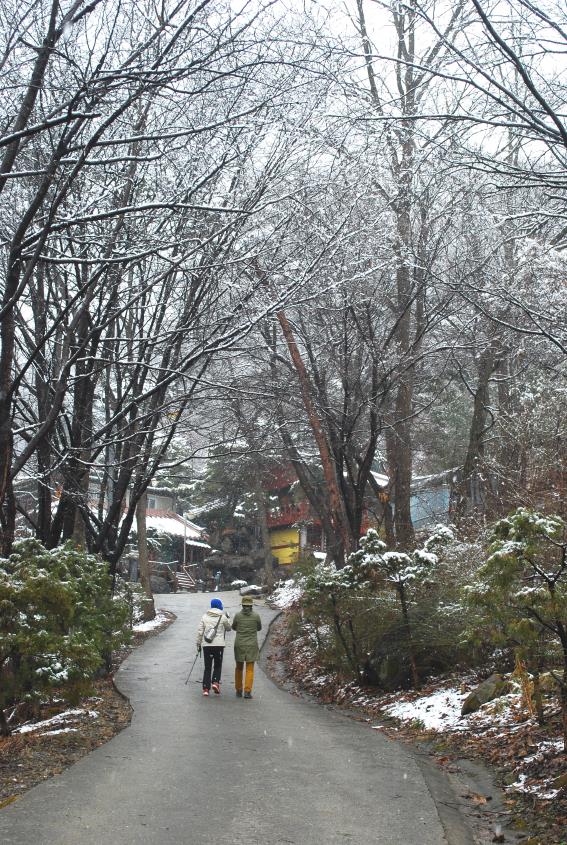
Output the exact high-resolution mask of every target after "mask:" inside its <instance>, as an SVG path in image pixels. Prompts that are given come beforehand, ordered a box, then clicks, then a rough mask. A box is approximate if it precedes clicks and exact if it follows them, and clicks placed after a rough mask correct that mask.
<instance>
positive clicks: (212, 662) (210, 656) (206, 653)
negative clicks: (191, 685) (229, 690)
mask: <svg viewBox="0 0 567 845" xmlns="http://www.w3.org/2000/svg"><path fill="white" fill-rule="evenodd" d="M223 654H224V646H223V645H206V646H204V648H203V658H204V660H205V671H204V673H203V689H210V688H211V669H212V670H213V683H218V684H220V676H221V672H222V656H223Z"/></svg>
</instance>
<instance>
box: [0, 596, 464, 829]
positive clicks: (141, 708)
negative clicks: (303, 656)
mask: <svg viewBox="0 0 567 845" xmlns="http://www.w3.org/2000/svg"><path fill="white" fill-rule="evenodd" d="M221 598H222V599H223V601H224V602H225V606H226V607H227V608H228V609H229V612H230V613H231V614H233V613H234V612H235V610H236V607H235V606H236V605H237V603H238V601H239V597H238V595H237V594H235V593H225V594H221ZM159 599H160V601H159V604H160V606H161V607H164V608H166V609H168V610H173V611H174V612H175V613H176V614H177V616H178V620H177V621H176V622H175V623H174V624H173V625H171V626H170V627H169V628H168V629H167V630H166V631H165V632H164V633H162V634H161V635H159V636H158V637H154V638H151V639H149V640H148V641H147V642H146V643H145V644H144V645H143V646H142V647H141V648H139V649H137V650H136V651H134V652H133V654H132V655H131V656H130V657H129V658H128V660H127V661H125V663H124V664H123V666H122V668H121V669H120V671H119V673H118V676H117V683H118V685H119V687H120V689H121V690H122V691H123V692H124V693H125V694H126V695H128V696H129V698H130V700H131V702H132V705H133V707H134V717H133V719H132V723H131V726H130V727H129V728H127V729H126V730H124V731H123V732H122V733H120V734H119V735H118V736H116V737H115V738H114V739H113V740H111V741H110V742H109V743H107V744H106V745H104V746H102V747H101V748H98V749H97V750H96V751H94V752H92V753H91V754H89V755H88V756H87V757H84V758H83V759H82V760H80V761H79V762H78V763H76V764H75V765H73V766H71V768H69V769H67V770H66V771H65V772H64V773H63V774H62V775H60V776H58V777H55V778H53V779H51V780H50V781H47V782H46V783H43V784H41V785H39V786H37V787H35V788H34V789H32V790H30V791H29V792H28V793H27V794H26V795H24V796H23V797H22V798H21V799H19V800H18V801H17V802H15V803H14V804H12V805H10V806H8V807H6V808H5V809H3V810H2V811H0V843H3V845H102V843H104V845H146V844H147V845H150V844H151V845H181V843H183V845H225V843H226V845H228V843H231V845H233V844H236V845H240V844H241V845H278V843H282V845H283V843H285V845H288V843H296V844H297V845H335V843H341V845H344V843H349V842H352V843H355V842H356V843H367V844H368V845H369V844H370V843H373V844H374V843H380V845H447V842H448V840H447V839H445V837H444V834H443V830H442V827H441V824H440V822H439V818H438V815H437V812H436V809H435V805H434V802H433V800H432V798H431V796H430V793H429V790H428V788H427V785H426V783H425V781H424V779H423V777H422V775H421V773H420V770H419V767H418V766H417V764H416V761H415V758H414V757H413V756H412V755H411V754H410V753H409V751H408V750H407V749H406V748H404V746H403V745H401V744H400V743H396V742H392V741H390V740H388V739H386V738H385V737H383V736H382V735H380V734H379V733H378V732H375V731H370V730H369V729H368V728H367V727H365V726H363V725H360V724H357V723H356V722H354V721H352V720H350V719H346V718H344V717H343V716H341V715H338V714H336V713H333V712H332V711H329V710H327V709H326V708H324V707H320V706H318V705H315V704H311V703H308V702H305V701H302V700H299V699H297V698H295V697H293V696H291V695H289V694H288V693H286V692H284V691H282V690H280V689H278V688H277V687H276V686H275V685H274V684H273V683H272V682H271V681H270V680H269V679H268V678H266V676H265V675H264V674H263V673H262V672H261V671H260V670H259V669H257V673H256V674H257V678H256V682H255V689H254V694H255V697H254V699H253V700H252V701H246V700H243V699H237V698H235V696H234V687H233V683H232V679H233V672H234V661H233V654H232V648H231V647H229V648H227V649H226V660H225V667H224V688H223V694H222V695H221V696H220V697H211V698H210V699H206V698H203V697H202V696H201V689H200V686H199V685H198V684H197V683H195V681H198V680H199V673H200V671H201V668H202V662H201V661H200V662H198V663H197V666H196V668H195V672H194V674H193V677H192V678H191V680H190V682H189V684H188V685H185V684H184V681H185V678H186V676H187V672H188V668H189V666H190V659H192V658H193V655H194V640H195V632H196V628H197V624H198V620H199V618H200V615H201V613H203V612H204V610H205V609H206V608H207V607H208V604H209V599H210V595H204V594H198V595H189V594H177V595H175V596H167V597H166V596H160V597H159ZM260 612H261V615H262V618H263V621H264V628H266V627H267V625H268V624H269V622H270V620H271V619H272V618H273V616H274V613H273V612H272V611H270V610H268V609H265V608H261V609H260ZM232 636H233V635H232V634H231V635H229V642H230V645H231V644H232V642H231V641H232ZM448 845H453V843H452V842H450V841H449V842H448Z"/></svg>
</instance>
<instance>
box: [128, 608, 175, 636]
mask: <svg viewBox="0 0 567 845" xmlns="http://www.w3.org/2000/svg"><path fill="white" fill-rule="evenodd" d="M168 620H169V616H166V615H165V613H164V612H163V611H161V610H158V611H156V615H155V618H154V619H150V621H149V622H136V624H135V625H132V630H133V631H134V633H135V634H140V633H142V632H144V631H153V629H154V628H159V626H160V625H163V623H164V622H167V621H168Z"/></svg>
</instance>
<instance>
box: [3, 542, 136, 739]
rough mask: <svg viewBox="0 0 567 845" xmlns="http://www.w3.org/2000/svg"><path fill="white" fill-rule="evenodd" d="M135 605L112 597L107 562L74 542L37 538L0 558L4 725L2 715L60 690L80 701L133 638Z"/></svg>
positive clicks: (119, 594) (119, 595) (121, 593)
mask: <svg viewBox="0 0 567 845" xmlns="http://www.w3.org/2000/svg"><path fill="white" fill-rule="evenodd" d="M130 619H131V602H129V600H128V599H127V597H126V595H125V593H124V590H121V591H119V592H117V594H115V595H114V596H113V593H112V579H111V577H110V575H109V573H108V566H107V564H106V563H105V562H104V561H102V560H101V559H100V558H98V557H96V556H94V555H90V554H87V553H85V552H84V551H82V550H80V549H77V548H75V547H73V546H72V545H71V544H67V545H65V546H61V547H59V548H57V549H53V550H47V549H45V548H44V547H43V546H42V545H41V543H39V542H38V541H37V540H24V541H21V542H18V543H16V544H15V545H14V552H13V554H11V555H10V557H9V558H8V559H2V560H0V720H1V722H2V725H1V726H0V727H1V728H2V732H3V733H7V725H6V721H5V719H4V715H3V710H4V708H6V707H7V706H12V705H13V704H15V703H17V702H21V701H24V702H25V701H33V700H37V699H38V698H39V697H41V695H42V694H43V693H44V692H45V691H46V690H48V689H50V688H54V687H57V688H60V689H61V692H62V695H63V696H64V697H66V698H67V699H68V700H73V699H74V698H76V697H77V696H78V694H79V693H80V692H81V691H82V690H83V689H84V686H85V684H87V683H88V682H89V681H90V680H91V679H92V678H93V676H94V675H95V673H96V672H97V670H99V669H100V668H101V667H103V666H105V665H106V666H107V667H109V664H110V658H111V654H112V651H113V650H114V649H115V648H117V647H119V646H120V645H121V644H123V643H124V642H125V641H127V639H128V637H129V635H130V625H129V623H130Z"/></svg>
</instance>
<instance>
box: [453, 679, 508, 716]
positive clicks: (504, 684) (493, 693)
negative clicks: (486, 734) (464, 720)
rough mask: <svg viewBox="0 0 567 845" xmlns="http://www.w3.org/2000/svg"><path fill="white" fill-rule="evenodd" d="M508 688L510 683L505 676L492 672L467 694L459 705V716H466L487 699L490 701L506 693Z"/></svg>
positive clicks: (477, 708)
mask: <svg viewBox="0 0 567 845" xmlns="http://www.w3.org/2000/svg"><path fill="white" fill-rule="evenodd" d="M509 690H510V683H509V681H507V680H506V678H504V677H502V675H499V674H498V673H496V672H495V673H494V674H493V675H491V676H490V677H489V678H487V679H486V681H483V682H482V684H479V686H478V687H477V688H476V689H474V690H473V691H472V692H471V693H469V694H468V695H467V697H466V698H465V700H464V701H463V706H462V707H461V716H467V715H468V714H469V713H475V712H476V711H477V710H479V709H480V708H481V707H482V705H483V704H486V703H487V701H492V700H493V699H495V698H499V697H500V696H501V695H506V693H507V692H508V691H509Z"/></svg>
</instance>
